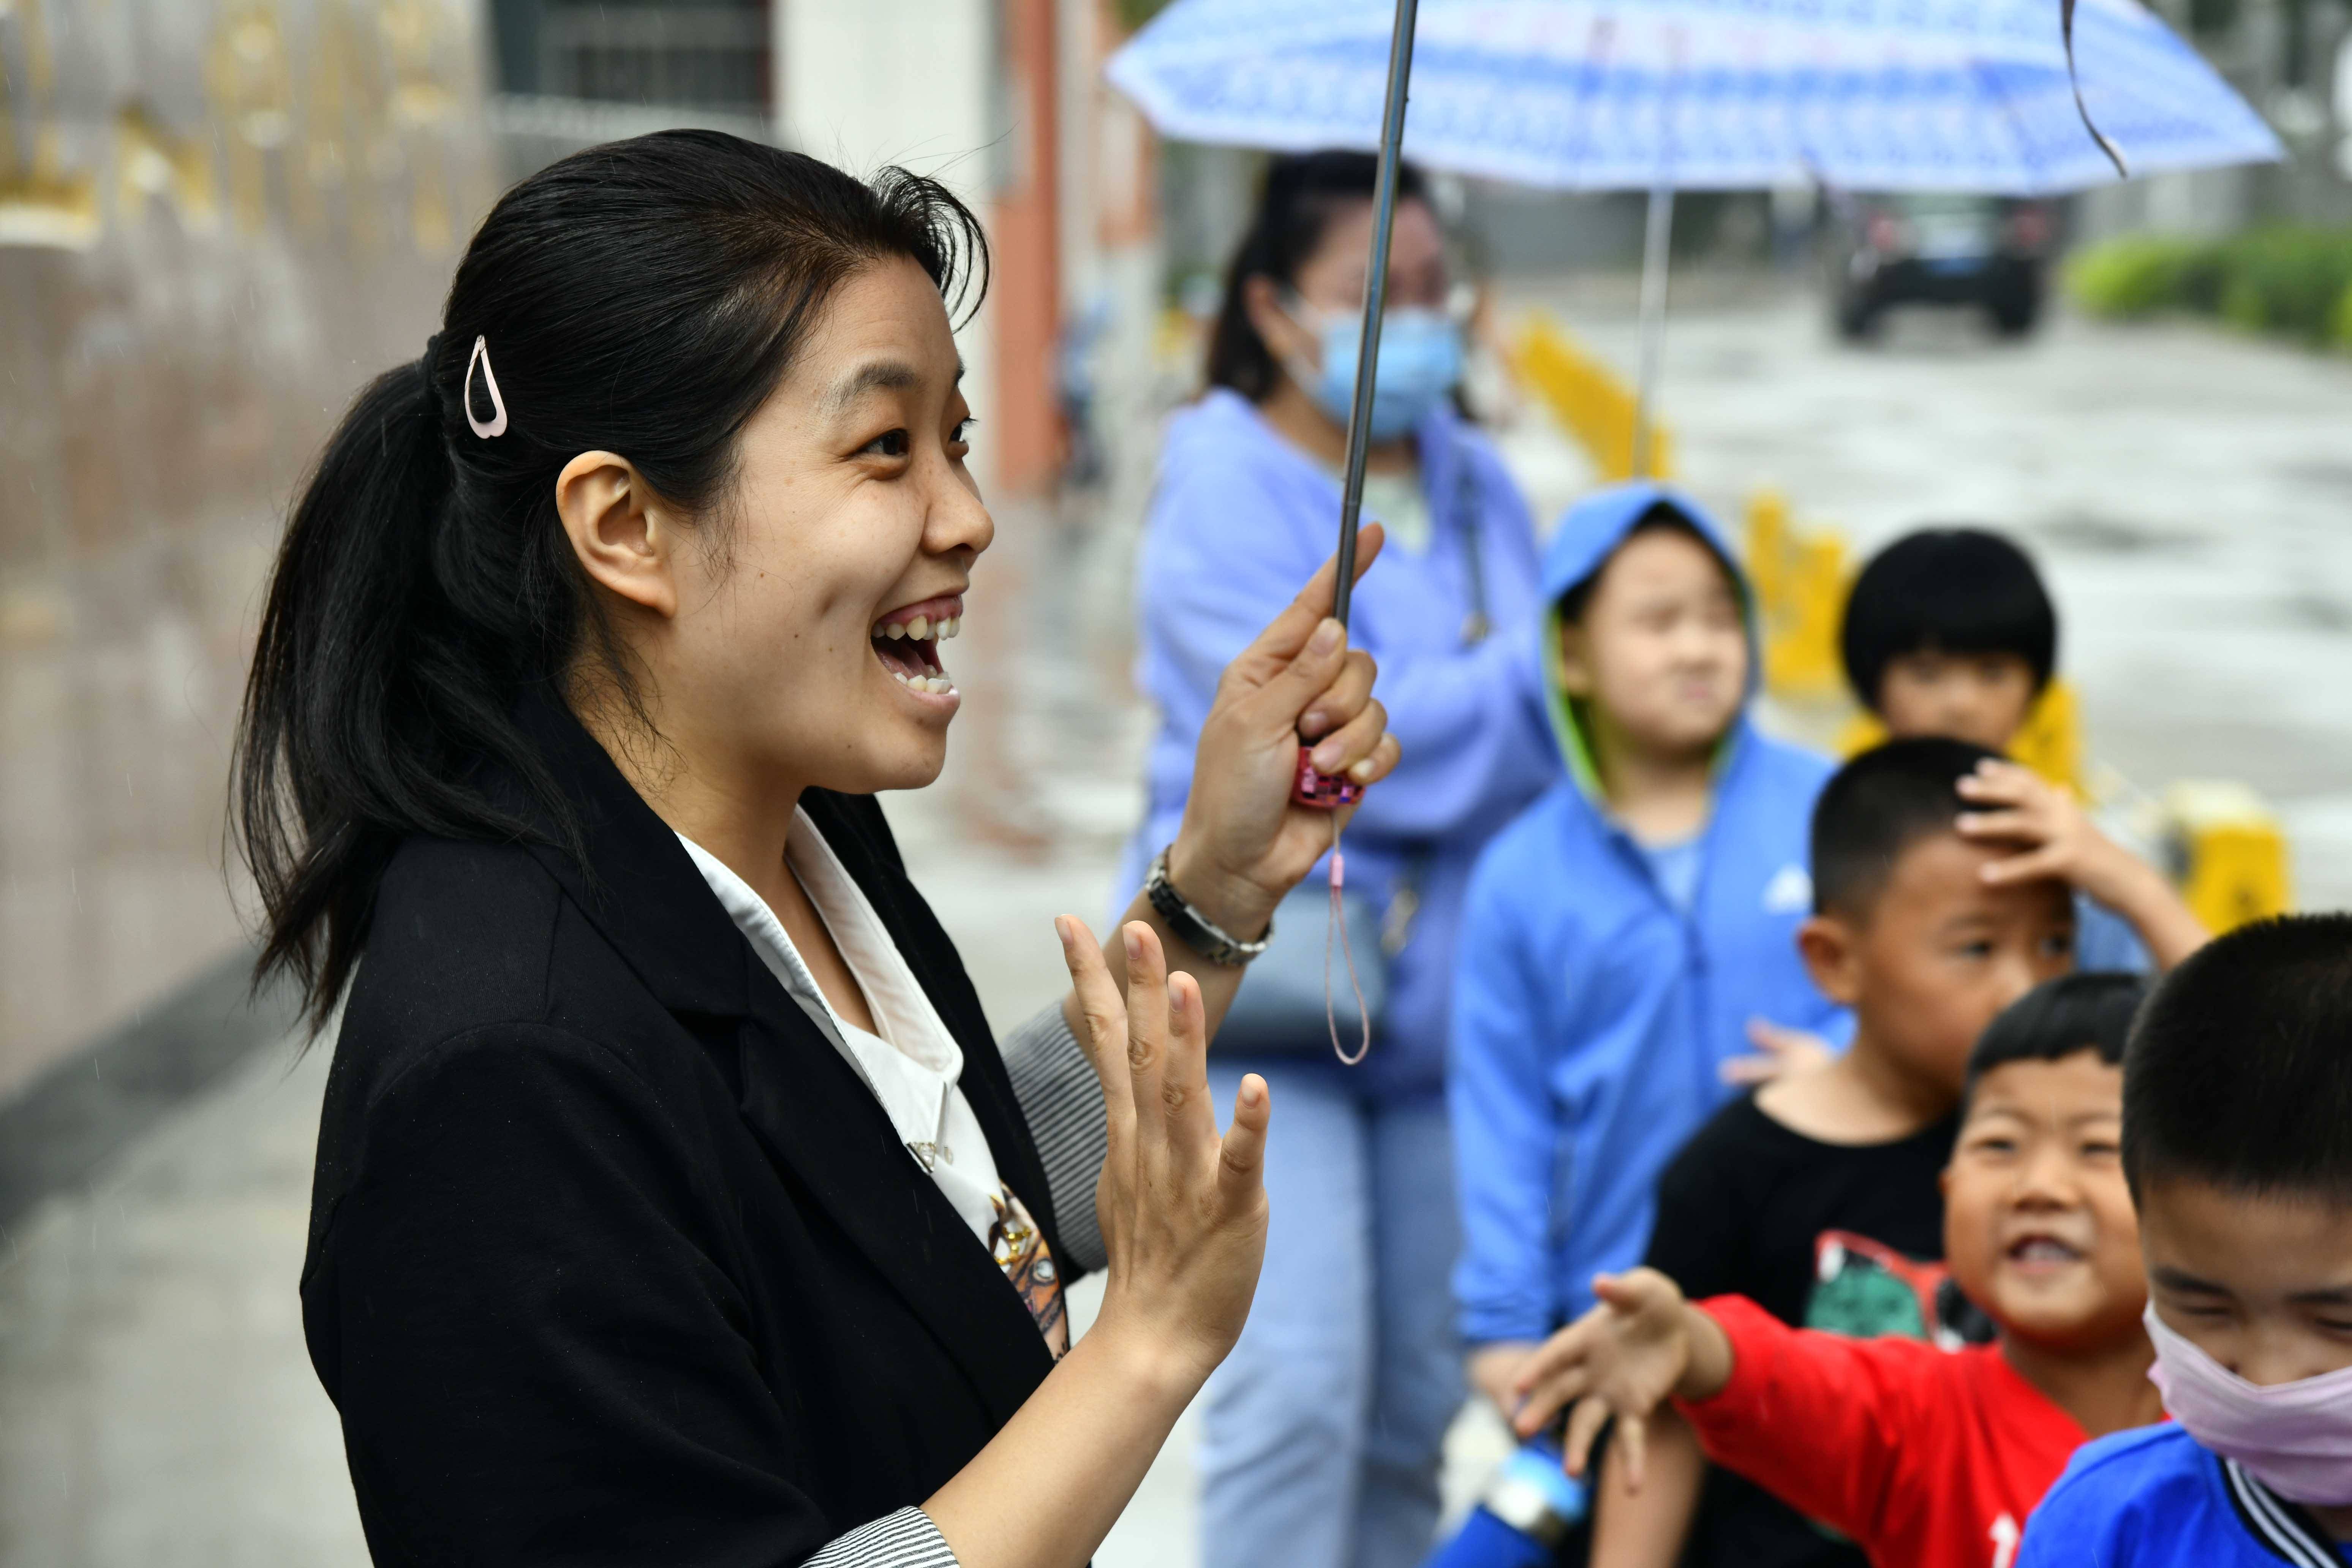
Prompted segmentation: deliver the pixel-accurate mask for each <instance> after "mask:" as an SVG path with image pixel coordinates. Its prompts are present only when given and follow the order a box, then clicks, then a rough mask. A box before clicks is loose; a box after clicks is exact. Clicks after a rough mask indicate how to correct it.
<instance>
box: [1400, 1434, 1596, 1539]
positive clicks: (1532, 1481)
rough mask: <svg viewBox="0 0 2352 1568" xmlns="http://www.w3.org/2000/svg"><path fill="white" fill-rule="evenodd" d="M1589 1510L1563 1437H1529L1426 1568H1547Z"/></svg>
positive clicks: (1588, 1504) (1589, 1497) (1589, 1502)
mask: <svg viewBox="0 0 2352 1568" xmlns="http://www.w3.org/2000/svg"><path fill="white" fill-rule="evenodd" d="M1590 1507H1591V1494H1590V1493H1589V1492H1588V1491H1587V1490H1586V1489H1585V1485H1584V1483H1583V1482H1582V1481H1580V1480H1578V1479H1575V1478H1574V1477H1572V1476H1570V1474H1569V1473H1568V1471H1567V1470H1566V1469H1565V1468H1562V1467H1561V1464H1560V1453H1559V1437H1558V1436H1555V1435H1553V1434H1551V1433H1549V1432H1546V1433H1542V1434H1539V1435H1538V1436H1535V1437H1531V1438H1529V1439H1528V1441H1527V1442H1526V1443H1525V1444H1523V1445H1521V1447H1520V1448H1519V1451H1518V1452H1517V1453H1516V1454H1513V1455H1512V1456H1511V1457H1510V1458H1508V1459H1507V1460H1505V1461H1504V1463H1503V1468H1501V1469H1499V1470H1497V1471H1496V1472H1495V1479H1493V1480H1491V1481H1489V1482H1487V1483H1486V1493H1485V1495H1483V1496H1482V1497H1480V1498H1479V1500H1478V1506H1477V1507H1476V1508H1474V1509H1472V1510H1470V1517H1469V1518H1468V1519H1466V1520H1465V1521H1462V1528H1461V1530H1459V1531H1456V1532H1455V1534H1454V1539H1453V1540H1451V1541H1448V1542H1444V1544H1442V1545H1441V1546H1439V1547H1438V1549H1437V1550H1436V1551H1435V1552H1432V1553H1431V1554H1430V1557H1429V1561H1428V1562H1426V1563H1423V1564H1422V1568H1546V1565H1548V1564H1549V1563H1551V1561H1552V1555H1553V1553H1554V1552H1558V1551H1559V1544H1560V1542H1563V1541H1565V1540H1566V1539H1568V1534H1569V1531H1572V1530H1574V1529H1575V1528H1576V1527H1577V1526H1578V1525H1580V1524H1581V1523H1583V1522H1584V1515H1585V1512H1586V1510H1588V1509H1589V1508H1590Z"/></svg>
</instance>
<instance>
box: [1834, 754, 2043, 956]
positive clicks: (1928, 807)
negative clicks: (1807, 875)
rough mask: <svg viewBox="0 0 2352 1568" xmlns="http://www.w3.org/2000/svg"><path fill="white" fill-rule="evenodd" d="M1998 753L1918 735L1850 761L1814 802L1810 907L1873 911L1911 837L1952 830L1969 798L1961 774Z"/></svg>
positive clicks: (1846, 911)
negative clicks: (1963, 796)
mask: <svg viewBox="0 0 2352 1568" xmlns="http://www.w3.org/2000/svg"><path fill="white" fill-rule="evenodd" d="M1999 757H2000V752H1994V751H1988V750H1987V749H1986V748H1984V747H1982V746H1978V745H1971V744H1970V743H1969V742H1966V741H1953V740H1948V739H1945V738H1944V737H1942V736H1935V735H1930V736H1918V737H1916V738H1914V739H1911V740H1907V741H1889V742H1886V743H1885V745H1882V746H1873V747H1872V748H1871V749H1870V750H1868V751H1866V752H1862V753H1861V754H1860V755H1858V756H1856V757H1854V758H1853V759H1852V760H1851V761H1849V762H1848V763H1846V764H1845V766H1843V767H1842V768H1840V769H1839V770H1838V771H1837V772H1836V773H1833V774H1832V775H1831V777H1830V782H1829V783H1827V784H1823V785H1822V794H1821V798H1820V799H1819V800H1816V801H1815V802H1814V803H1813V828H1812V863H1813V910H1814V911H1815V912H1816V913H1821V914H1827V913H1830V912H1832V911H1834V912H1836V913H1839V914H1843V915H1848V916H1853V917H1862V916H1866V915H1867V914H1868V913H1869V912H1870V909H1871V906H1872V905H1873V904H1874V903H1875V902H1876V901H1877V900H1878V895H1879V893H1880V891H1881V890H1882V889H1884V888H1885V886H1886V879H1887V877H1888V876H1889V875H1890V874H1891V873H1892V872H1893V871H1894V869H1895V861H1897V860H1899V859H1900V858H1902V856H1903V852H1904V851H1905V850H1906V849H1907V848H1909V847H1911V846H1912V845H1913V844H1914V843H1916V842H1917V841H1918V840H1920V839H1922V838H1926V837H1930V836H1932V835H1934V834H1938V833H1949V832H1952V831H1953V827H1952V824H1953V821H1954V819H1956V818H1957V817H1958V816H1959V815H1960V813H1962V812H1963V811H1966V810H1967V809H1968V803H1967V802H1966V801H1964V800H1962V799H1961V798H1960V791H1959V784H1960V780H1961V779H1962V778H1964V777H1966V776H1967V775H1968V774H1969V773H1974V772H1975V771H1976V768H1977V764H1978V763H1982V762H1986V761H1988V760H1997V759H1999Z"/></svg>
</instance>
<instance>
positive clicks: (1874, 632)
mask: <svg viewBox="0 0 2352 1568" xmlns="http://www.w3.org/2000/svg"><path fill="white" fill-rule="evenodd" d="M1838 651H1839V652H1840V653H1841V654H1842V655H1843V657H1844V659H1845V678H1846V680H1847V681H1848V683H1849V684H1851V685H1852V686H1853V695H1854V698H1855V700H1857V701H1859V702H1860V703H1861V704H1862V705H1863V706H1864V708H1867V709H1870V710H1873V711H1876V710H1877V708H1878V687H1879V683H1880V682H1881V681H1882V680H1884V679H1885V678H1886V667H1887V666H1888V665H1889V664H1892V663H1893V662H1894V661H1895V660H1896V659H1898V658H1902V657H1903V656H1904V655H1906V654H1913V653H1927V652H1930V651H1933V652H1938V653H2011V654H2015V655H2016V656H2017V657H2018V658H2021V659H2023V660H2024V661H2025V662H2026V664H2027V665H2029V666H2030V667H2032V670H2033V689H2034V690H2036V691H2040V690H2041V689H2042V688H2043V687H2045V686H2047V685H2049V684H2050V673H2051V671H2052V670H2053V669H2055V668H2057V667H2058V612H2057V610H2056V609H2055V608H2054V607H2053V606H2052V605H2051V603H2050V595H2049V591H2048V590H2047V589H2045V588H2043V587H2042V574H2040V573H2038V572H2036V571H2035V570H2034V569H2033V563H2032V560H2030V559H2028V558H2027V556H2026V553H2025V552H2024V551H2022V550H2020V549H2019V548H2018V547H2017V546H2016V545H2015V544H2013V543H2011V542H2010V541H2009V540H2007V539H2004V538H2002V537H2001V536H2000V534H1998V533H1994V532H1991V531H1988V530H1986V529H1981V528H1926V529H1921V530H1920V531H1917V532H1916V533H1906V534H1905V535H1904V536H1903V537H1902V538H1900V539H1898V540H1896V541H1895V542H1894V543H1892V544H1890V545H1888V546H1887V547H1886V548H1885V549H1884V550H1881V551H1880V552H1878V553H1877V554H1875V555H1874V556H1872V557H1871V558H1870V561H1869V563H1868V564H1866V565H1864V567H1863V569H1862V574H1861V575H1860V576H1858V577H1856V578H1855V579H1854V580H1853V592H1852V593H1851V594H1849V595H1846V601H1845V620H1844V623H1843V625H1842V626H1840V627H1839V628H1838Z"/></svg>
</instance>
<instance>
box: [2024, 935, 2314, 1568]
mask: <svg viewBox="0 0 2352 1568" xmlns="http://www.w3.org/2000/svg"><path fill="white" fill-rule="evenodd" d="M2123 1159H2124V1172H2125V1174H2126V1176H2127V1177H2128V1178H2129V1180H2130V1182H2131V1186H2132V1194H2133V1196H2134V1198H2135V1200H2136V1201H2137V1205H2138V1207H2139V1225H2140V1249H2141V1253H2142V1256H2143V1257H2144V1258H2145V1259H2146V1262H2147V1280H2148V1311H2147V1330H2148V1336H2149V1338H2150V1339H2151V1340H2152V1341H2153V1342H2155V1346H2156V1365H2155V1367H2154V1369H2153V1370H2152V1371H2151V1372H2150V1373H2149V1374H2148V1375H2149V1376H2150V1377H2151V1378H2153V1379H2154V1380H2155V1382H2156V1384H2157V1386H2158V1388H2159V1389H2160V1390H2162V1391H2163V1394H2164V1402H2165V1406H2166V1408H2167V1409H2168V1411H2170V1413H2171V1415H2172V1417H2173V1420H2172V1422H2171V1424H2169V1425H2168V1426H2151V1427H2144V1428H2141V1429H2139V1430H2137V1431H2131V1432H2119V1433H2116V1434H2115V1435H2114V1436H2109V1437H2105V1438H2102V1439H2101V1440H2099V1441H2098V1442H2095V1443H2093V1444H2091V1445H2090V1446H2089V1447H2085V1448H2084V1449H2083V1450H2082V1451H2081V1452H2080V1453H2079V1454H2077V1455H2076V1456H2075V1458H2074V1462H2073V1463H2072V1464H2071V1465H2070V1466H2068V1468H2067V1470H2066V1473H2065V1475H2064V1476H2063V1477H2062V1478H2061V1479H2060V1480H2059V1482H2058V1484H2057V1486H2056V1487H2055V1488H2053V1489H2052V1490H2051V1492H2050V1495H2049V1496H2048V1497H2047V1498H2046V1499H2044V1500H2043V1501H2042V1506H2041V1507H2040V1508H2038V1509H2036V1510H2034V1513H2033V1516H2032V1519H2031V1520H2030V1521H2028V1522H2027V1525H2026V1530H2025V1540H2024V1543H2023V1546H2022V1547H2021V1550H2020V1552H2019V1554H2018V1559H2017V1563H2016V1568H2062V1565H2063V1568H2275V1565H2276V1564H2278V1563H2289V1564H2293V1565H2294V1568H2342V1565H2343V1564H2344V1563H2347V1562H2352V1551H2347V1548H2346V1542H2347V1541H2352V915H2340V914H2337V915H2308V916H2302V917H2298V918H2290V919H2286V920H2278V921H2264V922H2263V923H2261V924H2258V925H2252V926H2247V927H2243V928H2242V929H2240V930H2238V931H2232V932H2231V933H2230V934H2229V935H2227V936H2224V937H2221V938H2218V939H2217V940H2215V941H2214V942H2212V943H2210V945H2209V946H2207V947H2206V948H2205V949H2204V950H2203V951H2202V952H2200V953H2198V954H2197V955H2196V956H2195V957H2193V958H2191V959H2189V961H2188V962H2187V963H2183V964H2181V965H2180V967H2179V969H2177V970H2175V971H2173V973H2171V974H2170V975H2169V976H2168V977H2167V978H2166V979H2165V981H2164V982H2163V983H2162V984H2161V985H2159V986H2158V990H2157V992H2156V994H2155V995H2154V996H2153V997H2151V998H2150V999H2149V1002H2148V1005H2147V1011H2146V1012H2145V1013H2144V1014H2143V1015H2142V1016H2141V1017H2140V1019H2139V1022H2138V1024H2137V1027H2136V1028H2135V1029H2134V1031H2133V1036H2132V1041H2131V1045H2130V1047H2129V1049H2128V1051H2127V1052H2126V1057H2125V1061H2124V1121H2123Z"/></svg>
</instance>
